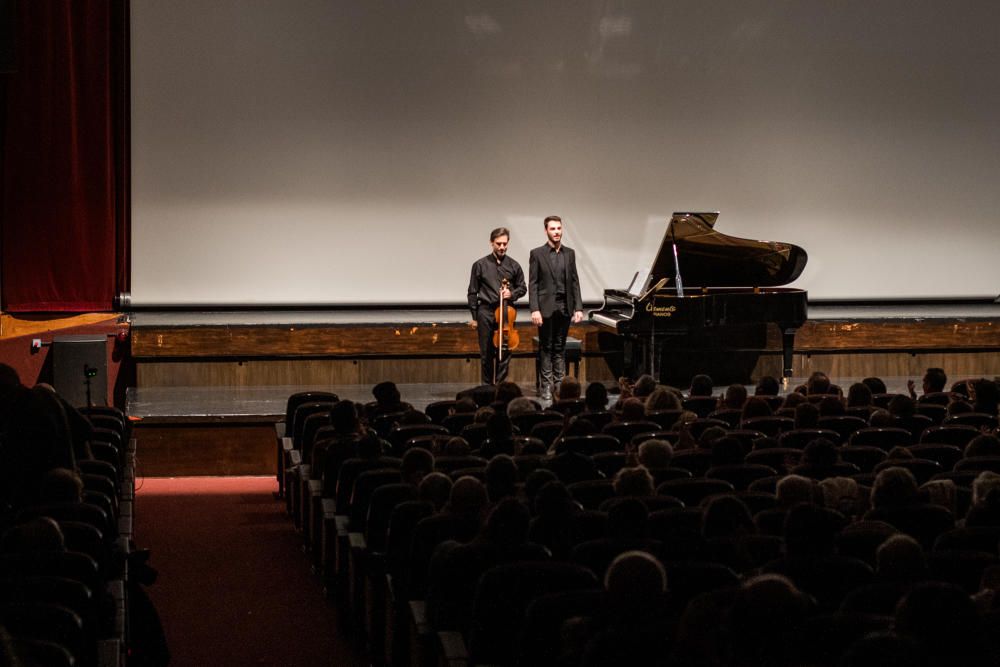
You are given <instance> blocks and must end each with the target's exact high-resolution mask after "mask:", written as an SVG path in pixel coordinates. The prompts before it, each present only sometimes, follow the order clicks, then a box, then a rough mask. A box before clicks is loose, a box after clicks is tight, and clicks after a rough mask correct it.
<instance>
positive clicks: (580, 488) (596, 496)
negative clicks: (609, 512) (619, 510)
mask: <svg viewBox="0 0 1000 667" xmlns="http://www.w3.org/2000/svg"><path fill="white" fill-rule="evenodd" d="M567 489H568V490H569V492H570V495H572V496H573V500H575V501H576V502H578V503H580V504H581V505H583V507H584V509H589V510H596V509H598V508H599V507H600V506H601V503H603V502H604V501H605V500H608V499H609V498H614V497H615V488H614V484H613V483H612V481H611V480H610V479H591V480H583V481H580V482H573V483H572V484H569V485H568V486H567Z"/></svg>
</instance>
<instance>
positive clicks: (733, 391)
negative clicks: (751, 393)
mask: <svg viewBox="0 0 1000 667" xmlns="http://www.w3.org/2000/svg"><path fill="white" fill-rule="evenodd" d="M746 402H747V388H746V387H745V386H743V385H742V384H731V385H729V386H728V387H726V393H725V394H723V396H722V399H721V400H720V401H719V408H720V409H727V410H742V409H743V405H744V404H745V403H746Z"/></svg>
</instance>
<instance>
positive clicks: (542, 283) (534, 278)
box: [528, 243, 583, 317]
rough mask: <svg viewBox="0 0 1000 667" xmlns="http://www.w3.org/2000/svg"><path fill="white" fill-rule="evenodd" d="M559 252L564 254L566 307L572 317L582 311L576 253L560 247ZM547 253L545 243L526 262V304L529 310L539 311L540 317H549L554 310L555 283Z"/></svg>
mask: <svg viewBox="0 0 1000 667" xmlns="http://www.w3.org/2000/svg"><path fill="white" fill-rule="evenodd" d="M560 252H563V253H565V260H566V261H565V266H566V306H567V307H568V308H569V313H570V315H572V314H573V313H574V312H575V311H577V310H583V297H582V296H581V295H580V276H579V275H578V274H577V271H576V253H575V252H574V251H573V249H572V248H567V247H566V246H562V250H560ZM549 253H550V249H549V245H548V244H547V243H546V244H545V245H543V246H540V247H538V248H535V249H533V250H532V251H531V255H530V257H529V261H528V303H529V305H530V307H531V310H532V311H536V310H537V311H540V312H541V313H542V317H551V315H552V313H553V311H555V309H556V299H555V297H556V293H555V287H556V281H555V277H554V276H553V273H552V264H551V262H550V260H549Z"/></svg>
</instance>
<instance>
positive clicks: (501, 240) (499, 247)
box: [490, 235, 510, 259]
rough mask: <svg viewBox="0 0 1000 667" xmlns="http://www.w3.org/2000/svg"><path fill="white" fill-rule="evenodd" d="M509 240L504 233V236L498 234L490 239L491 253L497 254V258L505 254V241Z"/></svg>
mask: <svg viewBox="0 0 1000 667" xmlns="http://www.w3.org/2000/svg"><path fill="white" fill-rule="evenodd" d="M509 240H510V239H509V238H508V237H507V236H506V235H504V236H498V237H496V238H495V239H493V240H492V241H490V243H491V244H492V245H493V254H494V255H496V256H497V259H500V258H502V257H503V256H504V255H506V254H507V242H508V241H509Z"/></svg>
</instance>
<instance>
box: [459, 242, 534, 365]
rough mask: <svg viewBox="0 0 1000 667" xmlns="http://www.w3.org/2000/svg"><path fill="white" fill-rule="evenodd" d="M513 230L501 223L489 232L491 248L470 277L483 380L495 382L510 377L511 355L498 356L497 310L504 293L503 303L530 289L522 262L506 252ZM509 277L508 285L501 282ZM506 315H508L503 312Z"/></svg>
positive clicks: (512, 301) (474, 326) (470, 297)
mask: <svg viewBox="0 0 1000 667" xmlns="http://www.w3.org/2000/svg"><path fill="white" fill-rule="evenodd" d="M509 241H510V231H509V230H508V229H507V228H506V227H498V228H496V229H494V230H493V231H492V232H490V246H491V252H490V254H488V255H486V256H485V257H483V258H481V259H478V260H476V262H475V263H474V264H473V265H472V276H471V277H470V278H469V311H470V312H471V313H472V322H471V323H470V326H471V327H473V328H475V329H476V330H477V332H478V334H479V354H480V359H481V361H482V382H483V384H496V383H497V382H502V381H503V380H504V379H506V377H507V368H508V366H509V364H510V355H509V354H508V353H507V352H506V351H504V352H503V354H502V355H501V356H500V358H499V359H498V358H497V352H498V350H497V346H496V345H494V334H495V333H496V331H497V320H496V311H497V309H498V307H499V306H500V300H501V297H502V298H503V301H504V305H505V306H506V305H507V303H510V304H511V305H513V304H514V302H515V301H517V300H518V299H519V298H521V297H522V296H524V295H525V294H526V293H527V292H528V287H527V285H526V284H525V282H524V271H522V270H521V265H520V264H518V263H517V262H516V261H514V259H513V258H511V257H508V256H507V243H508V242H509ZM504 279H506V280H507V283H508V285H509V286H508V287H506V288H502V287H501V285H502V283H503V281H504ZM504 319H506V315H504Z"/></svg>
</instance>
